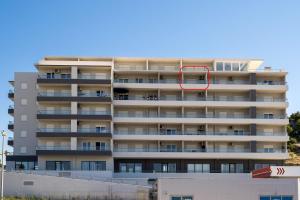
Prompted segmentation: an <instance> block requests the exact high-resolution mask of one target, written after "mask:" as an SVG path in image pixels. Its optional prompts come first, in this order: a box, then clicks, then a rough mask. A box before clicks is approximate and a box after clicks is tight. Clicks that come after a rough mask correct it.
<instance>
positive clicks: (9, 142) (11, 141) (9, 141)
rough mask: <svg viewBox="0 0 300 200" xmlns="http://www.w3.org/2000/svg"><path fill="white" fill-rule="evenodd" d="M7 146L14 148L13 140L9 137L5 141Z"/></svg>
mask: <svg viewBox="0 0 300 200" xmlns="http://www.w3.org/2000/svg"><path fill="white" fill-rule="evenodd" d="M7 145H9V146H12V147H13V146H14V139H13V138H12V137H9V138H8V139H7Z"/></svg>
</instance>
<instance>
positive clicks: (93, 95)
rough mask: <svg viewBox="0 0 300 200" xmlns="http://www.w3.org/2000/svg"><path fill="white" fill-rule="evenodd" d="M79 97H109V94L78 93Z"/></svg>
mask: <svg viewBox="0 0 300 200" xmlns="http://www.w3.org/2000/svg"><path fill="white" fill-rule="evenodd" d="M78 96H79V97H110V94H108V93H102V94H101V93H97V92H96V91H95V92H79V93H78Z"/></svg>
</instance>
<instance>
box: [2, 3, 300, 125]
mask: <svg viewBox="0 0 300 200" xmlns="http://www.w3.org/2000/svg"><path fill="white" fill-rule="evenodd" d="M299 8H300V1H299V0H295V1H292V0H288V1H279V0H278V1H275V0H252V1H244V0H240V1H238V0H226V1H225V0H223V1H211V0H207V1H201V0H195V1H192V0H186V1H183V0H181V1H179V0H163V1H161V0H151V1H150V0H149V1H146V0H136V1H134V0H119V1H117V0H110V1H108V0H107V1H104V0H81V1H79V0H48V1H47V0H43V1H40V0H35V1H33V0H26V1H20V0H19V1H17V0H1V1H0V50H1V53H0V69H1V75H2V77H1V79H0V84H1V87H0V104H1V107H0V119H1V120H0V128H1V129H7V122H8V121H9V120H11V119H12V118H11V117H9V115H8V114H7V108H8V106H9V105H10V104H12V102H11V101H9V100H8V99H7V92H8V89H9V84H8V81H9V80H12V79H13V74H14V72H15V71H35V68H34V66H33V63H35V62H36V61H37V60H39V59H40V58H42V57H43V56H46V55H61V56H73V55H80V56H129V57H130V56H133V57H139V56H145V57H200V58H212V57H219V58H262V59H264V60H265V64H264V65H267V66H273V67H274V68H284V69H286V70H287V71H288V72H289V75H288V84H289V91H288V100H289V109H288V113H291V112H295V111H297V110H300V101H299V100H298V95H299V94H298V92H299V89H298V87H299V86H298V85H299V78H298V77H299V72H300V68H299V66H298V59H299V58H300V38H299V37H300V12H299Z"/></svg>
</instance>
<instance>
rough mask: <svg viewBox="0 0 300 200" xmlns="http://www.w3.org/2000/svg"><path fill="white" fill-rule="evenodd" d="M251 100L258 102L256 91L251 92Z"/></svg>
mask: <svg viewBox="0 0 300 200" xmlns="http://www.w3.org/2000/svg"><path fill="white" fill-rule="evenodd" d="M249 98H250V101H256V90H250V92H249Z"/></svg>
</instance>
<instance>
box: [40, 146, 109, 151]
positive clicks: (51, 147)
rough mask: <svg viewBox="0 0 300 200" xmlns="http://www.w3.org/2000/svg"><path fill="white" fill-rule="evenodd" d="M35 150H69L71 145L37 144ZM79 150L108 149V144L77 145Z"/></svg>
mask: <svg viewBox="0 0 300 200" xmlns="http://www.w3.org/2000/svg"><path fill="white" fill-rule="evenodd" d="M37 150H49V151H56V150H59V151H60V150H71V146H69V145H67V146H42V145H41V146H37ZM76 150H79V151H110V150H111V149H110V146H109V145H106V146H105V147H104V146H102V147H101V146H86V147H84V146H77V149H76Z"/></svg>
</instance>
